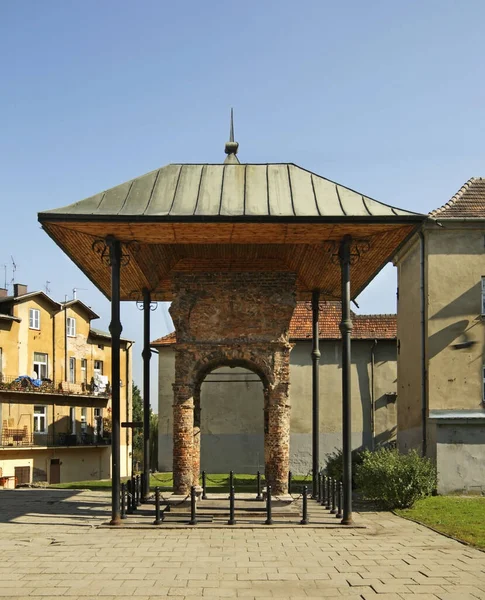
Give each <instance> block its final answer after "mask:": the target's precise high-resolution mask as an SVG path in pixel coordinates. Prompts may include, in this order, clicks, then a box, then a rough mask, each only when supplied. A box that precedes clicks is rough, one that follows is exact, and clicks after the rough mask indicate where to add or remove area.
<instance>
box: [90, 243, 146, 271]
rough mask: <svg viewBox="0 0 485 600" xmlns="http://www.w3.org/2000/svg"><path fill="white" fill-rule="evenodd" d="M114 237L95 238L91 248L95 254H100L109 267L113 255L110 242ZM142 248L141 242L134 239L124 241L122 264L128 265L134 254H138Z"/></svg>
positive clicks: (123, 265)
mask: <svg viewBox="0 0 485 600" xmlns="http://www.w3.org/2000/svg"><path fill="white" fill-rule="evenodd" d="M111 241H112V239H111V238H110V237H107V238H99V239H97V240H94V242H93V244H92V246H91V249H92V250H93V252H94V253H95V254H98V255H99V257H100V259H101V261H102V262H104V263H105V264H106V265H107V266H108V267H111V255H110V244H111ZM139 249H140V244H139V243H138V242H137V241H136V240H133V241H131V242H123V243H122V244H121V266H122V267H126V265H128V264H129V263H130V261H131V257H132V255H133V254H137V252H138V251H139Z"/></svg>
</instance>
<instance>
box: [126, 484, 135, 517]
mask: <svg viewBox="0 0 485 600" xmlns="http://www.w3.org/2000/svg"><path fill="white" fill-rule="evenodd" d="M131 494H132V491H131V479H128V481H127V482H126V514H127V515H132V514H133V505H132V501H131Z"/></svg>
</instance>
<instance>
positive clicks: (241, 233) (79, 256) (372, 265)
mask: <svg viewBox="0 0 485 600" xmlns="http://www.w3.org/2000/svg"><path fill="white" fill-rule="evenodd" d="M43 227H44V229H45V230H46V231H47V233H48V234H49V235H50V236H51V237H52V238H53V239H54V240H55V242H56V243H57V244H58V245H59V246H60V247H61V248H62V250H63V251H64V252H65V253H66V254H67V255H68V256H69V257H70V258H71V259H72V260H73V261H74V262H75V263H76V265H77V266H78V267H79V268H80V269H81V270H82V271H83V272H84V273H85V274H86V275H87V276H88V277H89V279H90V280H91V281H92V282H93V283H94V284H95V285H96V286H97V287H98V288H99V289H100V290H101V291H102V292H103V294H105V296H106V297H108V298H109V297H110V287H111V273H110V268H109V266H108V265H107V264H106V262H105V261H103V260H101V257H100V255H99V254H98V253H96V252H95V251H94V250H93V243H94V242H95V241H96V240H97V239H103V238H105V237H106V236H107V235H113V236H114V237H116V238H117V239H119V240H121V241H122V242H123V252H124V253H126V254H128V255H129V261H128V264H126V265H125V266H123V267H122V274H121V298H122V300H136V299H139V298H140V297H141V290H142V289H143V288H145V287H146V288H148V289H150V290H151V291H152V297H153V299H154V300H160V301H170V300H171V299H172V293H171V278H172V275H173V273H175V272H178V271H185V272H201V271H268V270H269V271H292V272H295V273H297V275H298V299H299V300H306V299H309V297H310V295H311V291H312V290H314V289H319V290H321V292H322V299H328V300H332V299H338V298H340V267H339V264H338V261H337V260H336V257H335V256H334V253H333V252H332V249H331V248H329V244H328V243H326V242H330V241H334V242H336V243H338V242H339V241H340V240H341V239H342V238H343V236H344V235H347V234H348V235H351V236H352V237H353V239H356V240H363V239H365V240H367V241H368V242H369V246H370V247H369V250H368V251H367V252H365V253H363V254H362V256H361V257H360V259H359V260H358V261H357V262H356V264H355V265H353V266H352V267H351V279H352V286H351V289H352V292H351V293H352V297H356V296H358V294H359V293H360V292H361V291H362V289H364V287H365V286H366V285H367V284H368V283H369V282H370V281H371V280H372V279H373V278H374V276H375V275H376V274H377V273H378V272H379V270H380V269H381V268H382V267H383V266H384V264H385V263H386V262H387V261H388V260H389V258H390V256H391V255H392V254H393V252H395V250H396V248H398V247H399V246H400V244H401V243H402V242H403V241H404V240H405V239H406V238H407V237H408V236H409V235H410V234H411V233H412V232H413V231H414V229H415V227H416V223H407V224H402V223H400V224H393V223H390V224H384V223H378V224H375V223H374V224H372V223H370V224H366V223H337V224H335V223H303V224H292V223H286V224H284V223H247V224H246V223H244V224H243V223H236V224H234V223H232V224H231V223H136V222H132V223H125V222H123V223H118V222H111V223H96V222H91V223H88V222H73V221H67V222H59V221H55V222H51V223H46V222H45V223H44V224H43Z"/></svg>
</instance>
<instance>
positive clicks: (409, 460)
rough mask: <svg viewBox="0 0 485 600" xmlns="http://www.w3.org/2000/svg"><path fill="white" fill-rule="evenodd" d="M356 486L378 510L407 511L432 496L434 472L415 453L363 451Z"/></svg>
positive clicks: (427, 462) (426, 462) (423, 459)
mask: <svg viewBox="0 0 485 600" xmlns="http://www.w3.org/2000/svg"><path fill="white" fill-rule="evenodd" d="M355 482H356V485H357V488H358V489H359V491H360V492H361V493H362V496H363V498H365V499H366V500H373V501H374V502H376V504H378V506H380V507H381V508H385V509H393V508H409V507H411V506H412V505H413V504H414V503H415V502H416V500H418V499H419V498H423V497H424V496H429V495H430V494H432V493H433V491H434V489H435V488H436V468H435V466H434V465H433V463H432V462H431V460H429V459H428V458H422V457H421V456H420V455H419V454H418V453H417V452H416V450H411V451H410V452H409V453H407V454H400V453H399V451H398V450H386V449H382V450H377V452H369V451H368V450H365V451H364V452H363V453H362V464H360V465H359V466H358V467H357V469H356V474H355Z"/></svg>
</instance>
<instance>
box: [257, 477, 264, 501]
mask: <svg viewBox="0 0 485 600" xmlns="http://www.w3.org/2000/svg"><path fill="white" fill-rule="evenodd" d="M256 484H257V486H258V493H257V495H256V500H262V499H263V495H262V494H261V473H260V472H259V471H258V474H257V475H256Z"/></svg>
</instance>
